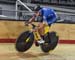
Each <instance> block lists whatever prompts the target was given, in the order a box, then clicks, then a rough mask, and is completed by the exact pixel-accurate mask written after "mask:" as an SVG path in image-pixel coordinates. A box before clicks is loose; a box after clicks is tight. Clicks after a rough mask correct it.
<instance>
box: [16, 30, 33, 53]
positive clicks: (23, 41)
mask: <svg viewBox="0 0 75 60" xmlns="http://www.w3.org/2000/svg"><path fill="white" fill-rule="evenodd" d="M33 41H34V35H33V33H31V32H29V31H26V32H23V33H22V34H21V35H20V36H19V37H18V38H17V41H16V50H17V51H18V52H24V51H27V50H28V49H29V48H30V47H31V46H32V44H33Z"/></svg>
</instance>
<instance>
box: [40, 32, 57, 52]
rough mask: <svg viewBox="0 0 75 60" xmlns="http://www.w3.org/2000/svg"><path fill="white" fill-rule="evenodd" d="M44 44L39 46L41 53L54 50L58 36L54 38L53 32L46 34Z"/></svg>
mask: <svg viewBox="0 0 75 60" xmlns="http://www.w3.org/2000/svg"><path fill="white" fill-rule="evenodd" d="M44 40H45V43H44V44H42V45H41V49H42V51H43V52H46V53H48V52H49V51H50V50H53V49H55V47H56V46H57V43H58V36H56V33H55V32H50V33H49V32H48V33H47V34H46V35H45V36H44Z"/></svg>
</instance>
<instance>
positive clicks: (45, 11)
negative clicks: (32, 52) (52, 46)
mask: <svg viewBox="0 0 75 60" xmlns="http://www.w3.org/2000/svg"><path fill="white" fill-rule="evenodd" d="M34 12H35V14H34V15H33V17H32V18H31V19H30V20H29V23H31V22H33V21H34V20H35V18H39V19H40V20H39V23H38V27H37V28H35V29H34V30H33V31H36V30H38V31H39V34H40V36H41V37H42V38H43V37H44V27H45V24H47V25H49V26H51V24H52V23H54V22H55V21H56V17H57V15H56V13H55V11H54V10H53V9H51V8H49V7H40V6H39V5H38V6H36V7H35V8H34ZM38 16H39V17H38ZM38 43H40V44H41V43H44V40H43V39H41V40H39V41H38Z"/></svg>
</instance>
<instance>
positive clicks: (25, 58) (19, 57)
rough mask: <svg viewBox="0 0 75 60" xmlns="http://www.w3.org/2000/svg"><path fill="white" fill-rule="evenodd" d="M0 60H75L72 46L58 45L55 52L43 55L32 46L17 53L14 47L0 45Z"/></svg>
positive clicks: (74, 46) (11, 45) (5, 44)
mask: <svg viewBox="0 0 75 60" xmlns="http://www.w3.org/2000/svg"><path fill="white" fill-rule="evenodd" d="M0 60H75V45H74V44H70V45H69V44H58V46H57V47H56V49H55V50H53V51H51V52H50V53H49V54H45V53H43V52H42V51H41V49H40V48H39V47H35V46H34V45H33V46H32V48H31V49H30V50H28V51H27V52H24V53H18V52H17V51H16V50H15V45H14V44H10V43H8V44H7V43H0Z"/></svg>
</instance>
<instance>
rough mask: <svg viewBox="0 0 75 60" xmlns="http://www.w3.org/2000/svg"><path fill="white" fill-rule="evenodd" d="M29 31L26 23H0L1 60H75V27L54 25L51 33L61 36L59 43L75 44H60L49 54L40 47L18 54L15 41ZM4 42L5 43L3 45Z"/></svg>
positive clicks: (72, 25) (33, 47)
mask: <svg viewBox="0 0 75 60" xmlns="http://www.w3.org/2000/svg"><path fill="white" fill-rule="evenodd" d="M26 30H28V27H26V26H24V22H20V21H0V60H75V25H74V24H71V25H70V24H53V25H52V27H51V31H56V32H57V33H58V35H59V40H60V41H59V42H61V41H62V42H63V43H65V41H66V43H67V42H68V41H69V42H68V43H74V44H58V45H57V47H56V48H55V50H53V51H51V52H50V53H49V54H45V53H43V52H42V51H41V49H40V47H35V46H34V45H33V46H32V48H31V49H29V50H28V51H27V52H24V53H18V52H17V51H16V49H15V43H11V42H15V39H16V38H17V37H18V36H19V35H20V33H21V32H23V31H26ZM3 42H4V43H3ZM7 42H9V43H7Z"/></svg>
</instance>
